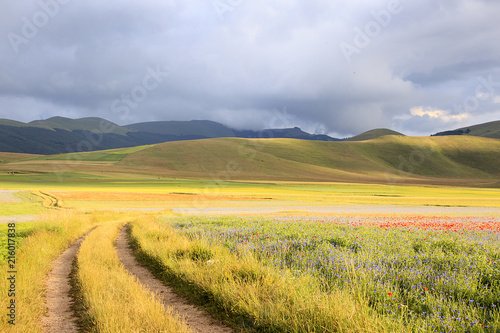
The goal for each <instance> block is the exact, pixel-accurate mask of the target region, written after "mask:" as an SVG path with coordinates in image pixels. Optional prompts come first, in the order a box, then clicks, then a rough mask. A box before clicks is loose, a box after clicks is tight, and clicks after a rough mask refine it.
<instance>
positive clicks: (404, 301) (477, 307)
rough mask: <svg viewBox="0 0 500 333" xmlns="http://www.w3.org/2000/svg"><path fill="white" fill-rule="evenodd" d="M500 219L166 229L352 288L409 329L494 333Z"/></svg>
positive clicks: (274, 221)
mask: <svg viewBox="0 0 500 333" xmlns="http://www.w3.org/2000/svg"><path fill="white" fill-rule="evenodd" d="M499 222H500V219H498V218H493V219H488V218H473V217H469V218H467V217H458V218H457V217H455V218H442V217H441V218H436V217H423V216H408V217H405V218H394V217H389V216H377V217H366V218H361V219H360V218H358V217H342V218H333V219H323V218H296V217H293V216H290V217H286V218H283V217H277V218H248V217H247V218H241V217H224V218H220V217H219V218H183V219H178V218H177V219H172V218H169V219H164V222H163V223H161V224H160V225H164V227H165V228H166V229H170V228H174V229H175V230H178V231H180V232H181V234H183V235H185V236H186V237H187V238H188V239H189V240H191V241H193V242H195V243H199V244H204V246H205V248H206V251H207V253H211V251H213V249H214V248H219V247H222V248H226V249H228V250H229V252H230V253H233V254H235V255H237V256H239V257H245V256H247V255H249V256H252V257H254V258H256V259H257V260H258V261H259V262H261V263H262V264H264V265H266V266H268V267H271V268H273V269H276V270H278V271H283V272H286V273H289V274H292V275H293V276H295V277H297V278H300V277H304V276H307V277H308V278H310V279H311V281H312V282H311V283H312V284H314V285H315V289H316V290H317V292H318V294H326V295H329V294H332V293H337V292H338V291H339V290H340V291H348V292H349V294H351V295H352V297H353V299H360V298H361V299H364V300H366V301H367V303H368V305H369V306H370V308H372V309H374V310H375V311H376V312H377V313H379V314H381V315H383V316H385V317H387V318H391V319H392V320H394V321H395V322H398V323H400V324H402V325H403V326H404V327H405V328H407V329H408V330H409V331H438V332H452V331H457V332H466V331H470V332H480V331H486V332H494V331H498V330H500V312H499V307H500V299H499V296H498V295H499V294H500V268H499V262H500V242H499V234H498V232H499V231H500V227H499V225H500V223H499ZM209 259H210V260H216V259H213V258H211V256H210V255H207V256H206V258H205V260H209ZM218 260H221V261H222V260H223V259H218ZM205 279H206V280H209V279H210V277H209V276H208V277H206V278H205ZM299 331H300V330H299ZM304 331H305V330H304Z"/></svg>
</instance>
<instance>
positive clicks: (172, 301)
mask: <svg viewBox="0 0 500 333" xmlns="http://www.w3.org/2000/svg"><path fill="white" fill-rule="evenodd" d="M126 228H127V226H125V227H123V228H122V230H121V231H120V234H119V236H118V240H117V241H116V250H117V253H118V257H119V258H120V260H121V262H122V263H123V266H125V268H126V269H127V270H128V271H129V273H131V274H132V275H134V276H135V277H136V278H137V279H138V280H139V282H140V283H141V284H142V285H143V286H144V287H145V288H147V289H149V290H151V291H152V292H154V293H155V294H156V295H158V297H159V298H160V299H161V300H162V302H163V304H164V306H165V308H169V307H170V308H172V309H173V311H174V312H175V313H177V314H178V315H179V316H180V317H181V318H183V319H184V321H185V323H186V324H187V325H188V326H189V327H190V328H191V329H192V330H193V331H195V332H198V333H232V332H234V331H233V330H232V329H231V328H230V327H228V326H226V325H223V324H221V323H219V322H217V321H215V320H214V319H213V318H212V317H211V316H210V315H209V314H208V313H206V312H205V311H202V310H200V309H198V308H196V307H195V306H194V305H191V304H190V303H188V301H187V300H185V299H184V298H182V297H180V296H178V295H177V294H176V293H175V292H174V291H173V290H172V288H170V287H167V286H165V285H164V284H163V283H162V282H161V281H160V280H159V279H157V278H156V277H155V276H154V275H153V274H152V273H151V272H150V271H149V270H147V269H146V268H145V267H143V266H142V265H141V264H139V263H138V262H137V261H136V260H135V258H134V255H133V252H132V249H131V248H130V246H129V244H128V240H127V235H126Z"/></svg>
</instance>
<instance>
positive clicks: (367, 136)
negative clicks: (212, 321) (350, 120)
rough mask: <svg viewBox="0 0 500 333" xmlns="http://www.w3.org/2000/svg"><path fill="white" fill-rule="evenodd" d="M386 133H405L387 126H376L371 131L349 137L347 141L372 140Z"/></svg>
mask: <svg viewBox="0 0 500 333" xmlns="http://www.w3.org/2000/svg"><path fill="white" fill-rule="evenodd" d="M385 135H402V136H404V134H402V133H399V132H396V131H393V130H390V129H387V128H376V129H372V130H370V131H366V132H364V133H361V134H358V135H356V136H353V137H352V138H349V139H347V141H365V140H371V139H376V138H379V137H381V136H385Z"/></svg>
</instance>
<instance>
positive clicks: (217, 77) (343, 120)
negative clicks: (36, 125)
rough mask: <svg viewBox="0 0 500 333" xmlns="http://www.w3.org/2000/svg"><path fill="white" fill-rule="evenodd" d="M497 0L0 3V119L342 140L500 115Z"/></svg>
mask: <svg viewBox="0 0 500 333" xmlns="http://www.w3.org/2000/svg"><path fill="white" fill-rule="evenodd" d="M499 17H500V1H497V0H456V1H450V0H418V1H417V0H414V1H412V0H409V1H405V0H401V1H398V0H351V1H338V0H302V1H298V0H120V1H97V0H85V1H83V0H25V1H15V0H3V1H2V2H1V4H0V36H1V39H0V118H9V119H15V120H19V121H24V122H27V121H31V120H37V119H45V118H49V117H52V116H65V117H70V118H81V117H88V116H99V117H103V118H106V119H109V120H112V121H115V122H117V123H119V124H121V125H126V124H131V123H135V122H142V121H153V120H192V119H208V120H214V121H218V122H221V123H224V124H226V125H229V126H232V127H235V128H240V129H242V128H245V129H262V128H269V127H273V128H279V127H292V126H299V127H301V128H303V129H304V130H307V131H309V132H314V133H328V134H330V135H333V136H337V137H345V136H349V135H353V134H358V133H360V132H363V131H365V130H369V129H372V128H377V127H387V128H391V129H395V130H398V131H401V132H403V133H405V134H409V135H429V134H431V133H435V132H436V131H441V130H447V129H454V128H458V127H462V126H468V125H471V124H476V123H481V122H487V121H493V120H499V119H500V43H499V37H500V20H499V19H498V18H499Z"/></svg>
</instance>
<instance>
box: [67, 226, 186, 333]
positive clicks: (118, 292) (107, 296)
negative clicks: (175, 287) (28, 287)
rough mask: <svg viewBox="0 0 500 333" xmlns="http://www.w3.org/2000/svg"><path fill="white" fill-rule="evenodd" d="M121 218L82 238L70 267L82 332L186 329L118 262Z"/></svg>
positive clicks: (177, 332)
mask: <svg viewBox="0 0 500 333" xmlns="http://www.w3.org/2000/svg"><path fill="white" fill-rule="evenodd" d="M124 224H125V221H121V222H120V221H117V222H114V223H107V224H103V225H101V226H100V227H99V228H97V229H96V230H94V231H93V232H92V233H91V234H90V235H89V236H88V237H87V238H86V239H85V241H84V242H83V244H82V246H81V248H80V252H79V253H78V255H77V259H76V263H75V268H74V271H73V279H75V280H76V281H74V282H73V287H74V288H73V290H74V291H75V294H76V296H77V297H78V299H79V303H80V306H79V307H78V312H79V313H80V315H81V316H82V318H83V320H82V322H81V324H82V326H83V329H84V331H85V332H102V333H107V332H109V333H116V332H124V333H129V332H172V333H184V332H186V333H187V332H190V330H189V329H188V328H187V326H185V325H184V324H183V323H181V322H180V321H179V318H178V317H177V316H175V315H174V314H173V313H172V312H171V311H167V312H166V311H165V310H164V307H163V305H162V303H161V302H160V300H158V299H157V298H156V296H155V295H154V294H153V293H151V292H149V291H147V290H146V289H144V288H143V287H142V286H141V285H140V284H139V283H138V282H137V280H136V278H135V277H133V276H132V275H130V274H128V273H127V271H126V270H125V269H124V267H123V265H122V264H121V262H120V260H119V258H118V255H117V253H116V249H115V246H114V243H115V240H116V239H117V236H118V233H119V230H120V228H121V227H122V226H123V225H124Z"/></svg>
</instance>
